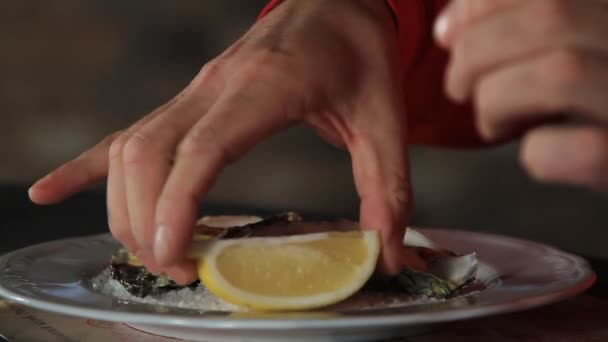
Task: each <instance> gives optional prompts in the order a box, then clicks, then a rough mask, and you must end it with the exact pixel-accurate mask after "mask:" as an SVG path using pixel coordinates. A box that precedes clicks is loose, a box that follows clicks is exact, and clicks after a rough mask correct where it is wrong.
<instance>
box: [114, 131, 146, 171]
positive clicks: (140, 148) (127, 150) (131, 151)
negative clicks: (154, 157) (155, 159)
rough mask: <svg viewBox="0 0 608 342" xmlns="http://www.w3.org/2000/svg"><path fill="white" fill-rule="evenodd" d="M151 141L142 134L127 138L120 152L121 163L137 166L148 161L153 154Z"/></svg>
mask: <svg viewBox="0 0 608 342" xmlns="http://www.w3.org/2000/svg"><path fill="white" fill-rule="evenodd" d="M153 148H154V146H153V143H152V139H151V138H150V137H148V136H147V135H145V134H144V133H142V132H135V133H133V134H131V135H130V136H129V139H128V140H127V141H126V142H125V144H124V146H123V150H122V161H123V163H125V165H138V164H141V163H143V162H146V161H147V160H149V159H150V154H151V153H152V152H153Z"/></svg>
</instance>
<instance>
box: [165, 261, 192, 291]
mask: <svg viewBox="0 0 608 342" xmlns="http://www.w3.org/2000/svg"><path fill="white" fill-rule="evenodd" d="M166 271H167V274H168V275H169V277H170V278H171V279H173V281H175V282H176V283H177V284H178V285H181V286H184V285H190V284H192V283H193V282H194V281H195V280H197V279H198V274H197V271H196V263H195V262H193V261H182V262H180V263H179V264H177V265H175V266H172V267H169V268H168V269H167V270H166Z"/></svg>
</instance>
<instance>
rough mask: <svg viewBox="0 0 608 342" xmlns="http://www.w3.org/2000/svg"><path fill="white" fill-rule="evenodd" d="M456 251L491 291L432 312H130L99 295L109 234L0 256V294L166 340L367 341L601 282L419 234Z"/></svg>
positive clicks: (528, 252) (455, 237)
mask: <svg viewBox="0 0 608 342" xmlns="http://www.w3.org/2000/svg"><path fill="white" fill-rule="evenodd" d="M421 231H422V232H423V233H424V234H425V235H426V236H428V237H429V238H430V239H431V240H433V241H436V242H437V243H438V244H439V245H441V246H444V247H445V248H447V249H450V250H453V251H455V252H458V253H470V252H476V253H477V254H478V255H479V258H480V265H479V270H478V274H477V279H478V280H479V281H481V282H482V283H483V284H484V285H485V286H486V289H485V290H483V291H480V292H477V293H473V294H470V295H467V296H462V297H458V298H454V299H450V300H446V301H440V302H433V303H428V304H420V305H412V306H405V307H398V308H383V309H377V310H361V311H350V312H339V313H338V312H314V313H304V314H286V315H255V314H251V315H242V314H240V315H233V314H232V313H227V312H209V311H194V310H184V309H173V308H166V307H157V306H154V305H148V304H132V303H124V302H122V301H117V300H115V299H114V298H112V297H110V296H107V295H103V294H101V293H97V292H95V291H93V290H92V289H91V288H90V287H89V286H88V285H87V281H86V279H88V278H90V277H91V276H93V275H95V274H97V273H98V272H99V271H100V270H101V269H102V268H103V267H104V266H105V265H107V263H108V261H109V260H110V256H111V255H112V253H113V252H114V251H115V250H116V249H117V248H118V247H119V244H118V243H117V242H116V241H115V240H113V239H112V237H111V236H110V235H107V234H106V235H97V236H91V237H82V238H74V239H66V240H58V241H52V242H47V243H43V244H39V245H35V246H31V247H27V248H24V249H20V250H17V251H15V252H12V253H9V254H7V255H4V256H2V257H1V258H0V296H4V297H6V298H8V299H9V300H12V301H15V302H18V303H21V304H23V305H27V306H31V307H35V308H38V309H43V310H48V311H53V312H57V313H62V314H68V315H74V316H80V317H87V318H93V319H99V320H105V321H115V322H127V323H129V324H130V325H132V326H134V327H136V328H138V329H142V330H146V331H149V332H154V333H156V334H160V335H166V336H173V337H182V338H186V339H190V340H213V341H244V340H246V341H254V340H260V341H272V340H285V339H289V340H290V341H293V340H302V341H311V340H327V341H363V340H378V339H382V338H389V337H396V336H405V335H410V334H413V333H418V332H419V331H420V329H421V328H424V327H425V326H427V325H428V324H432V323H441V322H448V321H455V320H462V319H468V318H473V317H480V316H487V315H492V314H497V313H505V312H512V311H517V310H523V309H528V308H532V307H537V306H540V305H544V304H548V303H553V302H556V301H559V300H562V299H565V298H568V297H571V296H574V295H576V294H578V293H581V292H583V291H584V290H585V289H587V288H589V287H590V286H591V285H592V284H593V282H594V281H595V274H594V273H593V271H592V270H591V269H590V268H589V265H588V264H587V262H586V261H585V260H583V259H582V258H580V257H577V256H575V255H572V254H568V253H565V252H563V251H560V250H557V249H555V248H552V247H549V246H545V245H542V244H538V243H534V242H530V241H525V240H521V239H515V238H510V237H504V236H498V235H490V234H482V233H475V232H468V231H459V230H448V229H421Z"/></svg>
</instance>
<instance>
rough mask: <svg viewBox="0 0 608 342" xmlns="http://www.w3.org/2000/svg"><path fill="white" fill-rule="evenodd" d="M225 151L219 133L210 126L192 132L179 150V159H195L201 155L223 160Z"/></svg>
mask: <svg viewBox="0 0 608 342" xmlns="http://www.w3.org/2000/svg"><path fill="white" fill-rule="evenodd" d="M225 152H226V151H225V149H224V148H223V146H222V145H221V143H220V137H219V132H218V131H217V129H216V128H214V127H213V126H210V125H205V126H204V127H197V128H195V129H193V130H192V131H190V133H188V135H187V136H186V138H184V140H182V142H181V143H180V144H179V146H178V148H177V156H178V158H193V157H198V156H201V155H203V154H204V155H205V156H207V157H211V158H212V159H213V158H217V159H223V158H224V156H225Z"/></svg>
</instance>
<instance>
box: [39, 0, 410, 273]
mask: <svg viewBox="0 0 608 342" xmlns="http://www.w3.org/2000/svg"><path fill="white" fill-rule="evenodd" d="M394 36H395V33H394V27H393V22H392V17H391V15H390V12H389V10H388V8H386V4H385V3H384V2H380V1H376V0H358V1H353V0H340V1H318V0H314V1H312V0H311V1H286V2H285V3H283V4H282V5H280V6H279V7H277V8H276V9H275V10H273V11H272V12H271V13H270V14H268V15H267V16H266V17H265V18H264V19H262V20H261V21H259V22H257V23H256V24H255V25H254V26H253V27H252V28H251V30H250V31H249V32H247V33H246V34H245V35H244V36H243V37H242V38H241V39H240V40H238V41H237V42H236V43H234V44H233V45H232V46H231V47H229V48H228V49H227V50H226V51H225V52H224V53H222V54H221V55H220V56H218V57H217V58H215V59H213V60H212V61H210V62H209V63H207V64H206V65H205V66H204V67H203V68H202V70H201V71H200V73H199V74H198V75H197V76H196V78H194V80H193V81H192V82H191V83H190V84H189V85H188V86H187V87H186V88H185V89H184V90H183V91H182V92H181V93H180V94H179V95H178V96H177V97H175V98H174V99H173V100H171V101H170V102H168V103H167V104H165V105H163V106H161V107H159V108H158V109H156V110H155V111H153V112H152V113H150V114H149V115H146V116H145V117H143V118H142V119H141V120H139V121H138V122H136V123H135V124H133V125H132V126H130V127H129V128H127V129H125V130H124V131H122V132H117V133H115V134H113V135H111V136H109V137H108V138H106V139H104V140H103V141H102V142H100V143H99V144H98V145H97V146H95V147H93V148H92V149H90V150H88V151H86V152H84V153H83V154H82V155H81V156H79V157H78V158H76V159H74V160H72V161H70V162H68V163H66V164H64V165H63V166H61V167H60V168H58V169H57V170H55V171H53V172H52V173H50V174H49V175H47V176H46V177H44V178H43V179H41V180H39V181H38V182H37V183H36V184H35V185H34V186H32V188H31V189H30V197H31V199H32V200H33V201H34V202H36V203H39V204H50V203H54V202H57V201H60V200H62V199H64V198H66V197H68V196H70V195H71V194H73V193H75V192H77V191H80V190H81V189H83V188H84V187H85V186H87V185H89V184H91V183H93V182H96V181H99V180H101V179H103V178H104V177H106V175H107V179H108V180H107V201H108V203H107V205H108V221H109V225H110V230H111V232H112V234H113V235H114V237H116V238H117V239H118V240H119V241H121V242H122V243H123V244H124V245H125V246H127V247H128V248H129V249H130V250H131V251H132V252H136V253H137V255H138V257H139V258H140V259H141V260H142V262H143V263H144V264H145V265H146V266H147V267H148V269H149V270H151V271H152V272H155V273H159V272H166V273H168V274H169V275H170V276H171V277H172V278H173V279H175V280H176V281H178V282H181V283H187V282H189V281H190V280H191V279H193V278H194V277H195V268H194V265H193V263H192V262H190V261H187V260H186V259H185V258H184V253H185V252H184V251H185V250H186V248H187V246H188V244H189V243H190V241H191V236H192V229H193V227H194V223H195V220H196V217H197V214H198V207H199V204H200V201H201V199H202V198H203V197H204V196H205V194H206V193H207V191H208V190H209V188H210V187H211V185H212V183H213V182H214V179H215V178H216V176H217V175H218V173H219V172H220V171H221V170H222V168H223V167H224V166H226V164H229V163H231V162H233V161H234V160H236V159H238V158H239V157H241V156H242V155H243V154H244V153H246V152H247V151H248V150H249V149H251V148H252V147H253V146H254V145H255V144H256V143H258V142H260V141H261V140H263V139H265V138H267V137H268V136H270V135H272V134H273V133H275V132H277V131H279V130H281V129H283V128H285V127H288V126H290V125H293V124H296V123H305V124H308V125H310V126H312V127H313V128H315V129H316V130H317V131H318V132H319V134H320V135H321V136H322V137H324V138H325V139H327V140H328V141H330V142H331V143H333V144H335V145H338V146H344V147H346V148H347V149H348V151H349V153H350V155H351V157H352V167H353V174H354V179H355V184H356V187H357V191H358V193H359V196H360V198H361V203H360V221H361V225H362V227H365V228H373V229H378V230H380V232H381V236H382V246H383V255H382V266H383V267H384V269H385V271H387V272H393V273H394V272H398V271H399V270H400V268H401V266H402V263H403V259H402V258H401V257H402V255H401V253H402V252H403V248H402V246H401V240H402V237H403V233H404V231H403V229H404V228H403V227H405V225H406V222H407V220H408V215H409V210H410V205H411V203H410V185H409V173H408V160H407V151H406V150H405V149H406V143H405V142H406V141H405V131H406V127H405V116H404V113H403V112H404V108H403V101H402V88H401V84H402V82H401V79H400V73H399V72H397V70H396V67H397V62H396V59H397V52H396V51H397V47H396V46H395V41H396V39H395V37H394Z"/></svg>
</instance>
